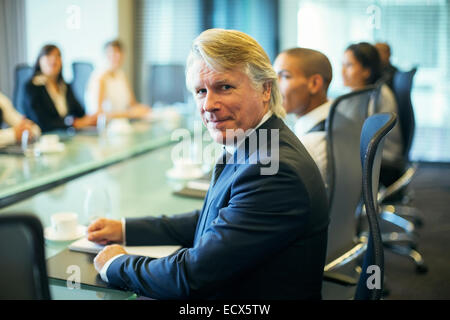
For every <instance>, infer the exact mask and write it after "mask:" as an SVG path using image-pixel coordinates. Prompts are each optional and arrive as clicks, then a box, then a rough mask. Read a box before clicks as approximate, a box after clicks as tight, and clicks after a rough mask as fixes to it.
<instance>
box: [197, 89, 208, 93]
mask: <svg viewBox="0 0 450 320" xmlns="http://www.w3.org/2000/svg"><path fill="white" fill-rule="evenodd" d="M205 93H206V89H197V94H205Z"/></svg>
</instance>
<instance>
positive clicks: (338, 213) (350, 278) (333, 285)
mask: <svg viewBox="0 0 450 320" xmlns="http://www.w3.org/2000/svg"><path fill="white" fill-rule="evenodd" d="M375 95H376V88H375V87H373V86H372V87H367V88H365V89H362V90H359V91H355V92H351V93H349V94H346V95H343V96H341V97H339V98H337V99H336V100H335V101H334V102H333V104H332V105H331V107H330V113H329V115H328V118H327V120H326V123H325V127H326V133H327V156H328V169H327V180H328V181H327V184H328V186H329V200H330V204H329V207H330V225H329V228H328V246H327V257H326V263H325V268H324V280H325V281H324V283H323V290H322V296H323V298H324V299H335V298H337V299H341V298H342V297H343V296H344V295H346V296H347V297H348V298H351V297H353V296H354V291H355V290H354V288H348V289H349V290H347V292H346V294H343V292H342V286H350V287H352V286H354V285H356V283H357V280H358V278H359V273H358V272H357V271H356V269H357V268H358V266H359V265H360V263H361V261H360V258H361V257H362V254H363V253H364V252H365V250H366V246H367V241H366V239H365V238H360V237H358V232H357V227H358V224H357V221H358V219H357V217H356V212H357V209H358V208H359V207H360V206H361V195H362V183H361V182H362V170H361V161H360V136H361V130H362V126H363V123H364V121H365V119H366V118H367V117H368V110H369V106H370V105H371V104H373V103H374V102H373V100H374V99H375Z"/></svg>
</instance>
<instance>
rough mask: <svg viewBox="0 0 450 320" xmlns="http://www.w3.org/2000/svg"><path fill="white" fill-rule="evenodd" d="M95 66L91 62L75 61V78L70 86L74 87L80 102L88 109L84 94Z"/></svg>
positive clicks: (73, 68)
mask: <svg viewBox="0 0 450 320" xmlns="http://www.w3.org/2000/svg"><path fill="white" fill-rule="evenodd" d="M93 70H94V66H93V65H92V63H90V62H73V63H72V72H73V80H72V83H71V84H70V86H71V87H72V91H73V94H74V95H75V98H77V100H78V102H80V104H81V106H82V107H83V108H84V109H85V110H86V103H85V101H84V94H85V92H86V86H87V84H88V81H89V77H90V76H91V73H92V71H93Z"/></svg>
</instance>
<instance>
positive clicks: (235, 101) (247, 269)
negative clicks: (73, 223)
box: [88, 29, 329, 299]
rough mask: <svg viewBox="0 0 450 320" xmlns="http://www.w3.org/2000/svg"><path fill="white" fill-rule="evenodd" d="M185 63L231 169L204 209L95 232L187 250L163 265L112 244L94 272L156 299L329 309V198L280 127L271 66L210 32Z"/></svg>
mask: <svg viewBox="0 0 450 320" xmlns="http://www.w3.org/2000/svg"><path fill="white" fill-rule="evenodd" d="M186 65H187V67H186V68H187V78H186V79H187V80H186V82H187V85H188V88H189V90H190V91H191V92H192V93H193V95H194V99H195V101H196V104H197V108H198V110H199V112H200V115H201V117H202V120H203V123H204V125H205V126H206V128H207V129H208V132H209V133H210V135H211V137H212V138H213V140H214V141H215V142H217V143H219V144H222V145H224V155H223V158H226V159H229V160H227V161H226V162H225V163H224V162H223V161H219V162H218V163H217V164H216V167H215V169H214V173H213V179H212V182H211V185H210V188H209V190H208V194H207V195H206V199H205V202H204V205H203V209H202V210H201V211H198V210H197V211H194V212H192V213H188V214H184V215H175V216H173V217H165V216H162V217H159V218H154V217H148V218H134V219H131V218H128V219H126V220H125V221H124V222H120V221H115V220H109V219H103V218H101V219H99V220H96V221H94V222H93V223H92V224H91V225H90V226H89V228H88V232H89V234H88V239H89V240H91V241H95V242H97V243H103V244H105V243H109V242H117V243H124V242H125V243H126V244H127V245H181V246H183V248H182V249H180V250H179V251H177V252H175V253H174V254H172V255H170V256H168V257H164V258H160V259H154V258H149V257H141V256H133V255H128V254H127V253H126V252H125V251H124V249H123V248H122V247H121V246H120V245H117V244H116V245H111V246H107V247H105V248H104V249H103V250H102V251H101V252H100V253H99V254H98V255H97V257H96V258H95V260H94V265H95V267H96V269H97V270H98V271H99V272H100V275H101V276H102V279H103V280H105V281H107V282H109V283H110V284H111V285H114V286H118V287H121V288H124V289H127V290H132V291H134V292H137V293H138V294H140V295H144V296H148V297H151V298H156V299H187V298H191V299H192V298H201V299H227V298H228V299H245V298H247V299H320V298H321V285H322V276H323V267H324V263H325V254H326V245H327V227H328V221H329V217H328V207H327V198H326V193H325V188H324V185H323V182H322V179H321V177H320V172H319V170H318V168H317V166H316V165H315V163H314V161H313V160H312V158H311V157H310V155H309V154H308V152H307V151H306V149H305V148H304V147H303V145H302V144H301V142H300V141H299V140H298V139H297V137H296V136H295V135H294V134H293V133H292V131H291V130H290V129H289V128H288V127H287V126H286V125H285V124H284V122H283V120H282V119H281V117H284V115H285V112H284V110H283V107H282V105H281V95H280V93H279V89H278V84H277V75H276V73H275V72H274V70H273V68H272V66H271V63H270V59H269V57H268V56H267V54H266V53H265V52H264V50H263V49H262V47H261V46H260V45H259V44H258V43H257V42H256V41H255V40H254V39H253V38H251V37H250V36H248V35H246V34H245V33H242V32H239V31H233V30H223V29H211V30H207V31H204V32H203V33H202V34H200V35H199V36H198V37H197V39H195V40H194V43H193V46H192V49H191V52H190V54H189V57H188V60H187V64H186ZM239 131H241V133H242V132H245V134H242V135H239V134H237V135H235V134H236V133H237V132H239ZM235 138H236V139H235ZM255 142H258V143H257V144H256V145H255ZM247 146H249V147H248V148H247ZM252 147H253V148H252ZM269 149H270V150H269ZM225 151H226V152H225ZM223 158H221V159H223ZM230 160H231V161H230ZM255 160H257V161H255Z"/></svg>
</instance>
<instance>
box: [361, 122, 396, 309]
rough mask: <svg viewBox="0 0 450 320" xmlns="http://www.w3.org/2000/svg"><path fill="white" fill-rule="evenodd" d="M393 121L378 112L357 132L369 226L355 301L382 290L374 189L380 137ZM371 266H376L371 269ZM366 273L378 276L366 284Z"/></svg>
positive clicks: (375, 295) (373, 297)
mask: <svg viewBox="0 0 450 320" xmlns="http://www.w3.org/2000/svg"><path fill="white" fill-rule="evenodd" d="M395 121H396V116H395V114H394V113H378V114H375V115H373V116H370V117H369V118H367V120H366V121H365V122H364V125H363V128H362V132H361V144H360V157H361V164H362V181H363V184H362V189H363V190H362V191H363V200H364V206H365V209H366V217H367V219H368V225H369V237H368V244H367V251H366V252H365V255H364V260H363V265H362V272H361V276H360V278H359V281H358V286H357V289H356V294H355V299H357V300H378V299H380V298H381V293H382V289H383V279H384V252H383V241H382V239H381V232H380V227H379V225H378V218H377V217H378V202H377V192H378V184H379V178H380V167H381V158H382V151H383V142H384V139H383V138H384V137H385V136H386V134H387V133H388V132H389V131H390V130H391V129H392V128H393V127H394V124H395ZM371 266H372V267H371ZM373 266H375V267H377V268H373ZM369 268H370V269H369ZM369 274H371V275H372V274H373V275H374V276H375V277H376V276H378V279H375V278H374V281H371V283H370V285H369V284H368V283H367V282H368V281H367V280H368V278H369Z"/></svg>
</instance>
